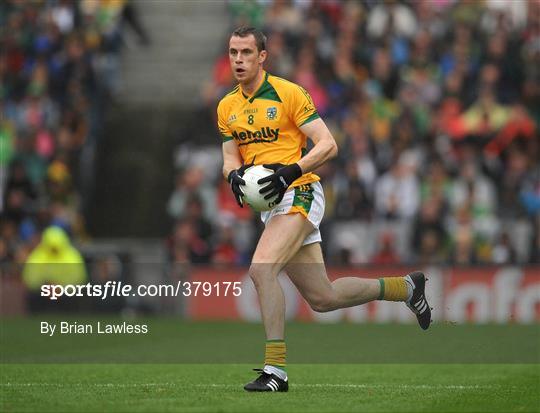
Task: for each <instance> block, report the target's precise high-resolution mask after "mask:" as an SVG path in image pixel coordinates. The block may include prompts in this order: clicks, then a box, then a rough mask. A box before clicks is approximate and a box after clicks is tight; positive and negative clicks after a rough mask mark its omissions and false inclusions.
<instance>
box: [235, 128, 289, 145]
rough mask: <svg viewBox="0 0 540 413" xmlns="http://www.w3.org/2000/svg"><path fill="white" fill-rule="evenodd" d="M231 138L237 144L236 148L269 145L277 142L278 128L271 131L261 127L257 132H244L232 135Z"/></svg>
mask: <svg viewBox="0 0 540 413" xmlns="http://www.w3.org/2000/svg"><path fill="white" fill-rule="evenodd" d="M232 136H233V138H234V139H235V140H236V142H237V143H238V146H242V145H249V144H252V143H265V142H266V143H269V142H275V141H277V140H278V136H279V128H276V129H272V128H270V127H269V126H265V127H262V128H261V129H260V130H257V131H254V132H252V131H249V130H248V131H245V132H237V131H234V132H233V133H232Z"/></svg>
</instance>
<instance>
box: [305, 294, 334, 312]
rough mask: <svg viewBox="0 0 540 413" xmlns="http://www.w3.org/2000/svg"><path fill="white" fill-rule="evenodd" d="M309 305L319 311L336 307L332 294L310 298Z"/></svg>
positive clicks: (326, 310)
mask: <svg viewBox="0 0 540 413" xmlns="http://www.w3.org/2000/svg"><path fill="white" fill-rule="evenodd" d="M309 306H310V307H311V309H312V310H313V311H315V312H317V313H326V312H328V311H332V310H335V309H336V306H335V300H334V299H333V297H332V296H330V295H327V296H324V295H320V296H317V297H314V298H312V299H310V300H309Z"/></svg>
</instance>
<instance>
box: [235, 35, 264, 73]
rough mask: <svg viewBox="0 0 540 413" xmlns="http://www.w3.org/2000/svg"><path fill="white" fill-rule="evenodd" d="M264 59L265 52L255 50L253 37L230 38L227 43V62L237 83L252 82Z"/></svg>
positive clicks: (255, 45)
mask: <svg viewBox="0 0 540 413" xmlns="http://www.w3.org/2000/svg"><path fill="white" fill-rule="evenodd" d="M265 59H266V51H265V50H261V51H260V52H259V51H258V49H257V44H256V43H255V37H254V36H253V35H249V36H245V37H239V36H232V37H231V40H230V41H229V61H230V63H231V69H232V72H233V75H234V77H235V79H236V80H237V81H238V82H239V83H244V84H247V83H250V82H252V81H253V80H254V79H255V78H256V77H257V74H258V73H259V70H260V69H261V67H262V63H263V62H264V60H265Z"/></svg>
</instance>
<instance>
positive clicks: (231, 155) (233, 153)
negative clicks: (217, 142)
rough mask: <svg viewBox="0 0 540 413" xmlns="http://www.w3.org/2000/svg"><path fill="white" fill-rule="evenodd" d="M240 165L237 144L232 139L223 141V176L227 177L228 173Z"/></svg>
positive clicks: (240, 158)
mask: <svg viewBox="0 0 540 413" xmlns="http://www.w3.org/2000/svg"><path fill="white" fill-rule="evenodd" d="M241 166H242V156H241V155H240V151H239V150H238V145H237V144H236V142H235V141H234V140H229V141H227V142H223V177H224V178H225V179H228V178H229V174H230V173H231V172H232V171H234V170H236V169H238V168H240V167H241Z"/></svg>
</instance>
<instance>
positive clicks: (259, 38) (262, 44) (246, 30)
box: [231, 26, 266, 52]
mask: <svg viewBox="0 0 540 413" xmlns="http://www.w3.org/2000/svg"><path fill="white" fill-rule="evenodd" d="M250 34H252V35H253V37H255V44H256V45H257V50H258V51H259V52H260V51H261V50H266V36H265V35H264V34H263V32H261V31H260V30H259V29H256V28H255V27H247V26H241V27H239V28H238V29H236V30H235V31H234V32H232V35H231V36H238V37H247V36H249V35H250Z"/></svg>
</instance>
